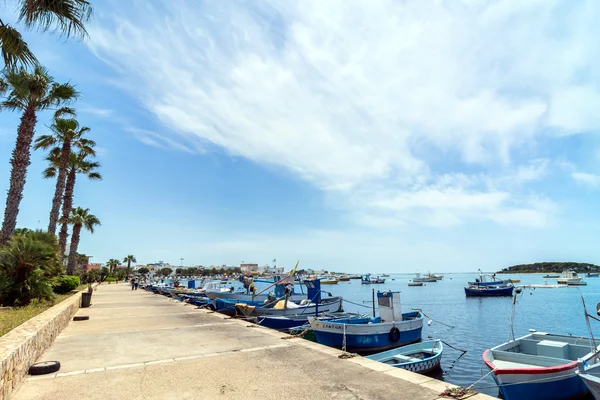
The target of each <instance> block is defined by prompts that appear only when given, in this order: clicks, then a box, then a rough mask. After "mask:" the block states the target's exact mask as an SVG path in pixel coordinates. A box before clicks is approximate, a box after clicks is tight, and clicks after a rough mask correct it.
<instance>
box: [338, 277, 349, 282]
mask: <svg viewBox="0 0 600 400" xmlns="http://www.w3.org/2000/svg"><path fill="white" fill-rule="evenodd" d="M349 280H350V278H349V277H348V276H346V275H342V276H340V277H339V278H338V281H340V282H348V281H349Z"/></svg>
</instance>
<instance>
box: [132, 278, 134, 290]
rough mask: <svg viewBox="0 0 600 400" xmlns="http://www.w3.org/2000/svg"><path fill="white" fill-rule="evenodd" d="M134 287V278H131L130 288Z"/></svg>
mask: <svg viewBox="0 0 600 400" xmlns="http://www.w3.org/2000/svg"><path fill="white" fill-rule="evenodd" d="M133 289H135V279H134V278H131V290H133Z"/></svg>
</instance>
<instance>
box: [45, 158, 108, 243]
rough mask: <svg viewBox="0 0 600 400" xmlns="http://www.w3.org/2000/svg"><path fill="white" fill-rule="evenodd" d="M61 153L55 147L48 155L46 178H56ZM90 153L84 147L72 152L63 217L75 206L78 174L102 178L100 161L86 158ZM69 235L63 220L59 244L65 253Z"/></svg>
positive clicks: (95, 178)
mask: <svg viewBox="0 0 600 400" xmlns="http://www.w3.org/2000/svg"><path fill="white" fill-rule="evenodd" d="M60 153H61V151H60V149H59V148H56V147H55V148H54V149H52V150H51V151H50V153H49V154H48V156H47V157H46V160H48V161H49V162H50V166H49V167H48V168H46V169H45V170H44V172H43V175H44V178H54V177H56V175H57V174H58V169H59V165H60V159H61V154H60ZM88 155H90V153H88V152H87V151H86V150H85V149H82V150H80V151H79V152H77V153H71V155H70V158H69V169H68V172H67V180H66V184H65V192H64V195H63V201H62V203H63V204H62V217H61V218H62V219H65V218H68V216H69V210H70V209H71V207H73V191H74V189H75V179H76V177H77V174H84V175H86V176H87V177H88V178H89V179H92V180H100V179H102V175H100V174H99V173H98V172H96V171H95V170H96V169H98V168H100V163H98V162H95V161H88V160H86V157H87V156H88ZM67 236H68V224H67V223H64V222H63V223H62V224H61V226H60V233H59V235H58V244H59V247H60V252H61V254H64V253H65V250H66V248H67Z"/></svg>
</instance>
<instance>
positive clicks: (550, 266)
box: [499, 262, 600, 273]
mask: <svg viewBox="0 0 600 400" xmlns="http://www.w3.org/2000/svg"><path fill="white" fill-rule="evenodd" d="M564 270H571V271H575V272H578V273H587V272H600V266H598V265H594V264H590V263H578V262H540V263H533V264H520V265H513V266H512V267H507V268H504V269H502V270H501V271H499V273H561V272H562V271H564Z"/></svg>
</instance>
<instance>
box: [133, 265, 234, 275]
mask: <svg viewBox="0 0 600 400" xmlns="http://www.w3.org/2000/svg"><path fill="white" fill-rule="evenodd" d="M140 269H141V268H140ZM138 272H139V270H138ZM175 273H176V274H177V275H180V276H209V275H224V274H227V275H231V274H241V273H242V269H241V268H240V267H234V268H210V269H209V268H196V267H190V268H177V269H176V270H175Z"/></svg>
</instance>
